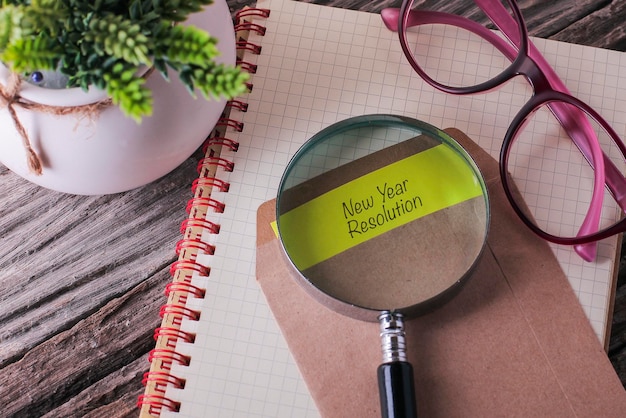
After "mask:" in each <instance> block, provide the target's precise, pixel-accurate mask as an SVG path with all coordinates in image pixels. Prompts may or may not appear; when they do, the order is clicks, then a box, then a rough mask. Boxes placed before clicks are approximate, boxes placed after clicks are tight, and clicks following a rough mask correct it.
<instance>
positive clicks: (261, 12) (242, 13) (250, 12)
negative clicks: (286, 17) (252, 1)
mask: <svg viewBox="0 0 626 418" xmlns="http://www.w3.org/2000/svg"><path fill="white" fill-rule="evenodd" d="M253 16H256V17H264V18H268V17H270V10H269V9H262V8H255V7H250V8H246V9H241V10H239V11H238V12H237V13H235V22H236V23H239V22H241V21H242V20H243V18H245V17H253Z"/></svg>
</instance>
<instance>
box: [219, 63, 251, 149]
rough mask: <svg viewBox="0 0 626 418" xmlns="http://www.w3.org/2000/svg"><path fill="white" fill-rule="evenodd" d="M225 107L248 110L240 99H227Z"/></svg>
mask: <svg viewBox="0 0 626 418" xmlns="http://www.w3.org/2000/svg"><path fill="white" fill-rule="evenodd" d="M255 71H256V66H255ZM226 107H228V108H234V109H237V110H239V111H240V112H247V111H248V103H246V102H243V101H241V100H236V99H233V100H229V101H227V102H226ZM235 151H236V150H235Z"/></svg>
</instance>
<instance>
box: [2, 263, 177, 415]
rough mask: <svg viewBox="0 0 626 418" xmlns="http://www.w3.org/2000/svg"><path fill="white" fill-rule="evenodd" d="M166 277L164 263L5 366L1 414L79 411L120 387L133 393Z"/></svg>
mask: <svg viewBox="0 0 626 418" xmlns="http://www.w3.org/2000/svg"><path fill="white" fill-rule="evenodd" d="M169 280H170V275H169V271H168V269H167V268H165V269H162V270H160V271H158V272H157V273H156V274H154V275H153V276H152V277H150V278H149V279H148V280H146V281H144V282H142V283H141V284H139V285H138V286H136V287H134V288H133V289H131V290H130V291H129V292H127V293H126V294H124V295H123V296H121V297H119V298H116V299H113V300H111V302H109V303H108V304H107V305H105V306H104V307H103V308H102V309H99V310H98V311H96V312H95V313H94V314H93V315H91V316H89V317H87V318H86V319H84V320H82V321H80V322H78V323H77V324H76V325H75V326H73V327H72V328H70V329H68V330H66V331H63V332H60V333H58V334H57V335H55V336H54V337H52V338H50V339H48V340H47V341H45V342H44V343H41V344H39V345H38V346H37V347H35V348H33V349H31V350H30V351H28V352H27V353H26V355H24V357H23V358H21V359H20V360H19V361H17V362H15V363H12V364H10V365H8V366H6V367H5V368H4V369H3V370H2V374H1V377H2V382H3V383H2V385H1V387H0V400H1V401H0V403H1V404H2V405H3V414H7V415H8V416H13V415H15V416H39V415H44V414H46V413H48V414H49V415H50V416H67V415H66V413H67V412H68V410H70V409H75V414H77V415H80V416H82V415H83V413H87V412H90V411H92V410H97V409H98V407H99V406H101V405H103V404H107V403H109V402H112V401H113V402H117V401H118V399H117V398H116V397H118V396H120V395H124V393H123V392H120V391H125V390H127V391H128V392H132V393H134V394H137V389H139V388H140V386H141V378H140V375H141V374H142V373H141V371H140V369H141V368H143V371H146V370H147V366H148V363H147V360H146V357H145V354H146V352H147V351H148V350H150V349H151V348H152V347H153V346H154V340H153V338H152V335H153V332H154V329H155V328H156V327H157V326H158V325H159V322H160V321H159V318H158V315H157V313H158V311H159V307H160V305H162V304H163V301H164V297H163V293H162V289H163V288H164V287H165V285H166V284H167V282H168V281H169ZM138 359H139V360H142V363H143V364H140V363H139V362H138ZM129 364H130V367H129V369H128V370H124V368H125V367H127V366H128V365H129ZM16 393H20V396H17V397H16V396H15V394H16ZM135 402H136V398H135V399H134V400H133V405H134V403H135ZM118 406H119V405H118ZM70 415H72V414H70Z"/></svg>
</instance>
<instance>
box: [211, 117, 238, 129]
mask: <svg viewBox="0 0 626 418" xmlns="http://www.w3.org/2000/svg"><path fill="white" fill-rule="evenodd" d="M217 126H229V127H231V128H233V129H234V130H236V131H237V132H242V131H243V123H241V122H239V121H238V120H234V119H229V118H221V119H220V120H218V121H217Z"/></svg>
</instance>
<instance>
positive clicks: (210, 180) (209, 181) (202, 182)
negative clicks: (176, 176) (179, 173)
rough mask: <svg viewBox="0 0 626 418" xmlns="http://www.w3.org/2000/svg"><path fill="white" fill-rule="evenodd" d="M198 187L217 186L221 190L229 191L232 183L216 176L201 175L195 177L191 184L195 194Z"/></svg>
mask: <svg viewBox="0 0 626 418" xmlns="http://www.w3.org/2000/svg"><path fill="white" fill-rule="evenodd" d="M198 187H200V188H202V189H206V188H215V189H217V190H219V191H220V192H227V191H228V190H229V189H230V183H228V182H225V181H224V180H222V179H218V178H216V177H199V178H197V179H195V180H194V181H193V184H192V185H191V191H192V192H193V194H196V191H197V190H198ZM198 192H199V191H198Z"/></svg>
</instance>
